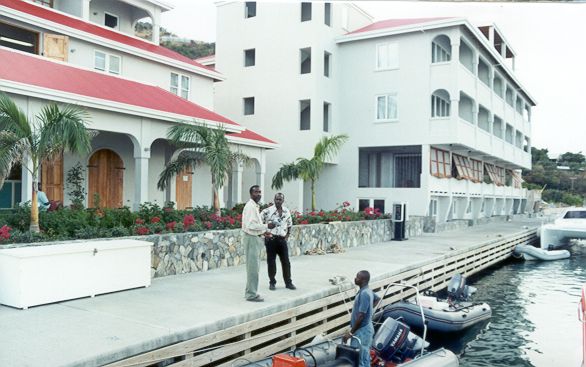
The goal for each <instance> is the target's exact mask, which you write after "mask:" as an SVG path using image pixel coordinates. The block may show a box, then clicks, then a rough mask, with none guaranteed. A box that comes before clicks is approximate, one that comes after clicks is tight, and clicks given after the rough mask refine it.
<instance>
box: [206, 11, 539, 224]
mask: <svg viewBox="0 0 586 367" xmlns="http://www.w3.org/2000/svg"><path fill="white" fill-rule="evenodd" d="M217 10H218V32H217V46H216V55H215V59H214V60H213V62H214V63H215V66H216V68H217V70H219V71H221V72H222V73H223V74H224V75H225V76H226V77H227V80H226V81H224V82H222V83H218V84H217V85H216V98H215V106H216V110H217V111H219V112H221V113H222V114H224V115H226V116H229V117H231V118H233V119H237V120H242V121H243V122H245V124H246V125H247V126H250V127H251V128H253V129H256V130H257V131H259V132H261V133H263V134H267V135H269V136H271V137H274V138H275V139H276V140H277V141H279V142H280V143H281V148H280V149H279V150H276V151H272V152H267V159H268V164H267V172H266V176H265V177H266V181H265V187H266V188H267V190H268V188H269V187H270V183H271V178H272V176H273V175H274V174H275V173H276V171H277V170H278V169H279V167H280V166H281V164H283V163H288V162H290V161H293V160H294V159H295V158H296V157H309V156H311V154H312V148H313V146H314V145H315V143H316V142H317V141H318V140H319V139H320V138H321V137H322V136H327V135H330V134H340V133H345V134H348V135H349V137H350V139H349V141H348V142H347V143H346V144H345V145H344V147H343V149H342V151H341V152H340V154H339V156H338V158H337V159H336V161H335V162H330V164H329V165H328V167H327V168H326V169H325V170H324V172H323V174H322V176H321V177H320V180H319V183H318V185H317V186H318V190H317V193H318V194H317V199H318V207H324V208H332V207H335V206H337V204H338V203H341V202H343V201H346V200H348V201H350V202H354V203H355V207H356V208H358V209H363V208H365V207H374V208H378V209H380V210H381V211H386V212H389V211H390V209H391V204H392V203H393V202H398V201H402V202H407V203H408V212H409V213H410V214H413V215H426V216H430V217H434V218H435V219H436V220H437V221H440V222H441V221H446V220H451V219H478V218H481V217H490V216H493V215H508V214H513V213H519V212H522V211H523V210H524V204H525V197H526V191H525V190H524V189H523V188H522V187H521V182H522V179H521V172H522V170H523V169H530V168H531V155H530V152H531V149H530V147H531V108H532V107H533V106H534V105H535V104H536V102H535V100H534V99H533V97H531V95H530V94H529V92H528V91H527V90H526V89H525V88H524V87H523V86H522V85H521V83H520V82H519V81H518V79H517V78H516V76H515V74H514V66H515V65H514V57H515V52H514V50H513V49H512V48H511V46H510V44H509V43H508V42H507V41H506V39H505V37H504V36H503V35H502V32H501V31H500V30H499V29H498V28H497V27H496V26H494V25H490V26H484V27H476V26H473V25H472V24H471V23H470V22H468V21H467V20H466V19H461V18H426V19H394V20H393V19H391V20H386V21H381V22H375V23H373V22H372V17H370V16H369V15H368V14H366V13H365V12H364V11H362V10H361V9H360V8H358V7H357V6H355V5H353V4H348V3H337V2H332V3H328V2H326V3H287V4H275V3H263V2H258V3H256V2H245V3H241V2H221V3H218V7H217ZM208 62H211V61H209V60H208ZM283 192H284V193H285V194H286V195H288V199H287V201H288V202H289V205H291V206H292V207H296V208H299V209H302V208H307V207H309V203H310V200H309V198H310V192H309V190H308V186H307V184H305V185H304V184H303V183H302V182H295V183H290V184H289V185H287V186H285V187H284V188H283Z"/></svg>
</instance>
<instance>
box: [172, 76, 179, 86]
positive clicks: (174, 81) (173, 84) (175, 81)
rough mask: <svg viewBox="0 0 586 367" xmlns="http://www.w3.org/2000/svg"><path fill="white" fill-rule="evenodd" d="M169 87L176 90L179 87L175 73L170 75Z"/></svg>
mask: <svg viewBox="0 0 586 367" xmlns="http://www.w3.org/2000/svg"><path fill="white" fill-rule="evenodd" d="M171 87H172V88H178V87H179V75H178V74H175V73H171Z"/></svg>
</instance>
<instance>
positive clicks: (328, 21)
mask: <svg viewBox="0 0 586 367" xmlns="http://www.w3.org/2000/svg"><path fill="white" fill-rule="evenodd" d="M324 24H325V25H327V26H329V27H331V26H332V4H331V3H325V4H324Z"/></svg>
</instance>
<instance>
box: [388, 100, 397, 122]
mask: <svg viewBox="0 0 586 367" xmlns="http://www.w3.org/2000/svg"><path fill="white" fill-rule="evenodd" d="M387 108H388V112H387V118H388V119H390V120H395V119H397V97H396V96H387Z"/></svg>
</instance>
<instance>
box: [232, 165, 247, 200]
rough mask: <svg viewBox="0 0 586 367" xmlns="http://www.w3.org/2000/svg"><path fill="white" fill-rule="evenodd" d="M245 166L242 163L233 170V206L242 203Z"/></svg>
mask: <svg viewBox="0 0 586 367" xmlns="http://www.w3.org/2000/svg"><path fill="white" fill-rule="evenodd" d="M243 171H244V165H243V164H242V163H240V162H238V163H237V164H236V166H235V167H233V168H232V187H231V189H232V191H231V192H232V205H234V204H237V203H241V202H242V172H243Z"/></svg>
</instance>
